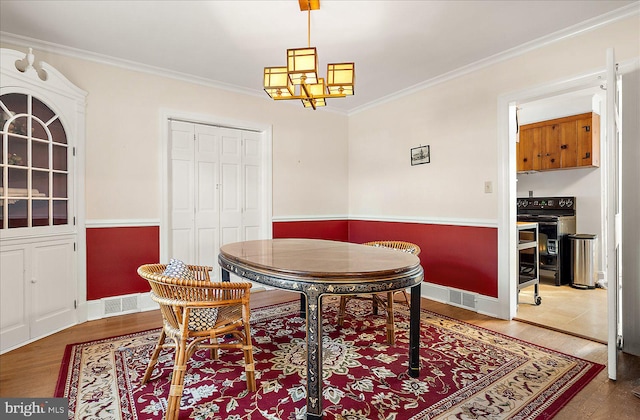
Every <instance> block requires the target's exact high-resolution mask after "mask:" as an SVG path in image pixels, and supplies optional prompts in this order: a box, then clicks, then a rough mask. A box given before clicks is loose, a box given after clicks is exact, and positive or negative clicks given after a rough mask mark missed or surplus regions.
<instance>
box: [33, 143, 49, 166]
mask: <svg viewBox="0 0 640 420" xmlns="http://www.w3.org/2000/svg"><path fill="white" fill-rule="evenodd" d="M31 156H32V161H31V166H33V167H34V168H42V169H49V143H44V142H41V141H31Z"/></svg>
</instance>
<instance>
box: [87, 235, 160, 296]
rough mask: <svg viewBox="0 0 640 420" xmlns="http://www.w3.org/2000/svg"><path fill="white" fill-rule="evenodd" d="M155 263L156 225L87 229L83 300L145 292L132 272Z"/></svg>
mask: <svg viewBox="0 0 640 420" xmlns="http://www.w3.org/2000/svg"><path fill="white" fill-rule="evenodd" d="M158 261H160V228H159V227H158V226H139V227H138V226H136V227H104V228H88V229H87V300H95V299H101V298H105V297H109V296H120V295H128V294H131V293H143V292H148V291H149V283H147V281H146V280H144V279H142V278H141V277H140V276H138V274H137V273H136V270H137V269H138V267H139V266H140V265H142V264H148V263H156V262H158Z"/></svg>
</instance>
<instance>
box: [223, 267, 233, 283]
mask: <svg viewBox="0 0 640 420" xmlns="http://www.w3.org/2000/svg"><path fill="white" fill-rule="evenodd" d="M221 270H222V281H231V276H230V275H229V272H228V271H227V270H225V269H224V268H221Z"/></svg>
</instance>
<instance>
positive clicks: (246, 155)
mask: <svg viewBox="0 0 640 420" xmlns="http://www.w3.org/2000/svg"><path fill="white" fill-rule="evenodd" d="M242 138H243V142H242V143H243V156H242V168H243V188H242V192H243V194H244V196H243V202H244V212H243V214H242V226H243V230H244V232H243V234H244V240H247V241H249V240H254V239H261V237H260V220H261V212H262V201H263V200H262V176H261V174H262V168H261V166H260V165H261V149H260V136H259V134H258V133H254V132H243V133H242Z"/></svg>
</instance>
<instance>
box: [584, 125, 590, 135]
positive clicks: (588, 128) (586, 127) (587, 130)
mask: <svg viewBox="0 0 640 420" xmlns="http://www.w3.org/2000/svg"><path fill="white" fill-rule="evenodd" d="M582 128H584V130H585V131H586V132H587V133H588V132H589V131H591V126H590V125H583V126H582Z"/></svg>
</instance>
